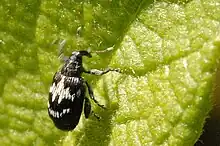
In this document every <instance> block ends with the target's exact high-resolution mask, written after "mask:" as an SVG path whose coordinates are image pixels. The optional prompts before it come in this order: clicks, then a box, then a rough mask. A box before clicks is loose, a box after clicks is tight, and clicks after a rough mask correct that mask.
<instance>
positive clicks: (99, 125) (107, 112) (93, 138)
mask: <svg viewBox="0 0 220 146" xmlns="http://www.w3.org/2000/svg"><path fill="white" fill-rule="evenodd" d="M123 79H124V77H123V76H122V78H120V79H118V80H117V81H116V82H115V84H116V88H115V89H114V90H115V92H116V96H117V97H118V85H120V82H121V81H123ZM106 82H107V81H105V78H103V87H102V90H103V91H104V95H103V98H105V100H106V108H107V109H104V110H103V109H101V108H99V107H97V106H96V107H97V108H96V113H98V114H99V115H100V117H101V119H100V121H99V120H97V119H96V118H94V117H92V116H91V117H90V119H89V120H85V121H84V122H83V125H84V127H83V128H82V129H81V130H80V132H79V133H77V135H76V136H75V138H76V140H75V144H77V145H80V146H86V145H96V146H107V145H109V142H110V138H111V134H112V127H113V126H114V125H113V122H112V117H113V116H114V115H115V113H116V111H117V110H118V108H119V105H118V104H114V103H111V97H110V96H109V95H108V91H107V86H108V84H107V83H106ZM93 107H94V106H93Z"/></svg>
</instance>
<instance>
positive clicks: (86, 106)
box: [84, 97, 91, 119]
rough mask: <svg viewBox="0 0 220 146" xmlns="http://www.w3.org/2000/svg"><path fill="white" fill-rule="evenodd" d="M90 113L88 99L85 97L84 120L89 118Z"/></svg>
mask: <svg viewBox="0 0 220 146" xmlns="http://www.w3.org/2000/svg"><path fill="white" fill-rule="evenodd" d="M90 113H91V103H90V101H89V99H88V98H87V97H85V101H84V115H85V117H86V119H87V118H88V117H89V115H90Z"/></svg>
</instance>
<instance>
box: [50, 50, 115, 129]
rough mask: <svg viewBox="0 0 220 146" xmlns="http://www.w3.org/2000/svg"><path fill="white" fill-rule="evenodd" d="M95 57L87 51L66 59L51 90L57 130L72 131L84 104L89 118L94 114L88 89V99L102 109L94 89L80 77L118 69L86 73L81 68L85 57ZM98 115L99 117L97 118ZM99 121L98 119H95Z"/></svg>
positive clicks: (78, 52) (51, 110)
mask: <svg viewBox="0 0 220 146" xmlns="http://www.w3.org/2000/svg"><path fill="white" fill-rule="evenodd" d="M83 56H87V57H92V55H91V53H89V52H88V51H74V52H72V55H71V56H70V57H69V58H67V59H65V64H64V66H63V67H62V68H61V70H60V71H58V72H56V73H55V75H54V77H53V81H52V85H51V87H50V91H49V102H48V114H49V116H50V118H51V119H52V120H53V122H54V124H55V126H56V127H57V128H58V129H61V130H65V131H70V130H73V129H74V128H75V127H76V126H77V124H78V123H79V119H80V116H81V113H82V109H83V104H84V115H85V118H88V117H89V115H90V114H91V113H92V112H93V111H92V110H91V103H90V100H89V99H88V98H87V97H86V94H85V93H86V87H87V89H88V93H89V96H90V97H91V98H92V100H93V101H94V102H95V103H96V104H97V105H98V106H100V107H101V108H104V106H103V105H100V104H99V103H98V101H97V100H96V99H95V97H94V94H93V90H92V88H91V87H90V85H89V84H88V82H87V81H86V80H84V79H83V78H82V77H81V75H82V73H88V74H93V75H103V74H106V73H108V72H109V71H117V72H118V71H119V70H117V69H106V70H105V71H101V70H97V69H92V70H89V71H86V70H85V69H84V68H83V65H82V57H83ZM94 115H95V114H94ZM95 116H96V115H95ZM96 117H97V118H98V116H96Z"/></svg>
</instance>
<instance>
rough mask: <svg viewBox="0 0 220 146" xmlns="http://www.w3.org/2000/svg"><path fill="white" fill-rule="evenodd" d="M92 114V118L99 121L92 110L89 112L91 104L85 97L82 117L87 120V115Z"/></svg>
mask: <svg viewBox="0 0 220 146" xmlns="http://www.w3.org/2000/svg"><path fill="white" fill-rule="evenodd" d="M90 114H93V115H94V117H96V118H97V119H98V120H100V117H99V116H98V115H96V114H95V113H94V112H93V111H92V110H91V103H90V101H89V99H88V98H87V97H85V102H84V115H85V117H86V119H87V118H89V115H90Z"/></svg>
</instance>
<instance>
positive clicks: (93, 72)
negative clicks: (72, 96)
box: [83, 68, 120, 76]
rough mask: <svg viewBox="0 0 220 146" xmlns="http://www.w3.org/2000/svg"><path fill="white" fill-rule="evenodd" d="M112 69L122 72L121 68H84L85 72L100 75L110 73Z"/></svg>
mask: <svg viewBox="0 0 220 146" xmlns="http://www.w3.org/2000/svg"><path fill="white" fill-rule="evenodd" d="M110 71H115V72H120V70H119V69H111V68H108V69H106V70H98V69H91V70H88V71H86V70H84V71H83V72H84V73H87V74H92V75H98V76H100V75H104V74H106V73H108V72H110Z"/></svg>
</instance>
